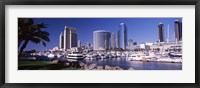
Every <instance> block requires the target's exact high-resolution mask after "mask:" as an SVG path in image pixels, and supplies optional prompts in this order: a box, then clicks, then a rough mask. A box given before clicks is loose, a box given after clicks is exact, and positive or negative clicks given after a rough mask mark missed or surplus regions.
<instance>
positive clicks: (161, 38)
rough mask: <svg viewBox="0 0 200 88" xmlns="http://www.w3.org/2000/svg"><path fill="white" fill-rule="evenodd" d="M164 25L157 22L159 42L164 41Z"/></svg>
mask: <svg viewBox="0 0 200 88" xmlns="http://www.w3.org/2000/svg"><path fill="white" fill-rule="evenodd" d="M164 33H165V32H164V25H163V23H159V24H158V39H159V42H165V35H164Z"/></svg>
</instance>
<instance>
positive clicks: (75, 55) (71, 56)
mask: <svg viewBox="0 0 200 88" xmlns="http://www.w3.org/2000/svg"><path fill="white" fill-rule="evenodd" d="M83 58H84V57H83V54H82V53H80V52H71V53H68V54H67V59H76V60H80V59H83Z"/></svg>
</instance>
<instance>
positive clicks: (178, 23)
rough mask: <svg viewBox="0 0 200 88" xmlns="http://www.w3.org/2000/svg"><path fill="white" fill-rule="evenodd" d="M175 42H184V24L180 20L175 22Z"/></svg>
mask: <svg viewBox="0 0 200 88" xmlns="http://www.w3.org/2000/svg"><path fill="white" fill-rule="evenodd" d="M174 31H175V40H176V41H182V22H181V21H179V20H175V21H174Z"/></svg>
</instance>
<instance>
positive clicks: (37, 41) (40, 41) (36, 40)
mask: <svg viewBox="0 0 200 88" xmlns="http://www.w3.org/2000/svg"><path fill="white" fill-rule="evenodd" d="M30 41H31V42H33V43H36V44H43V45H44V46H46V43H45V42H44V41H42V40H41V39H39V38H31V39H30Z"/></svg>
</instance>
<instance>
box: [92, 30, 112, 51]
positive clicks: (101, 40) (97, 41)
mask: <svg viewBox="0 0 200 88" xmlns="http://www.w3.org/2000/svg"><path fill="white" fill-rule="evenodd" d="M109 46H110V32H108V31H106V30H97V31H94V32H93V49H94V50H106V49H109Z"/></svg>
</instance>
